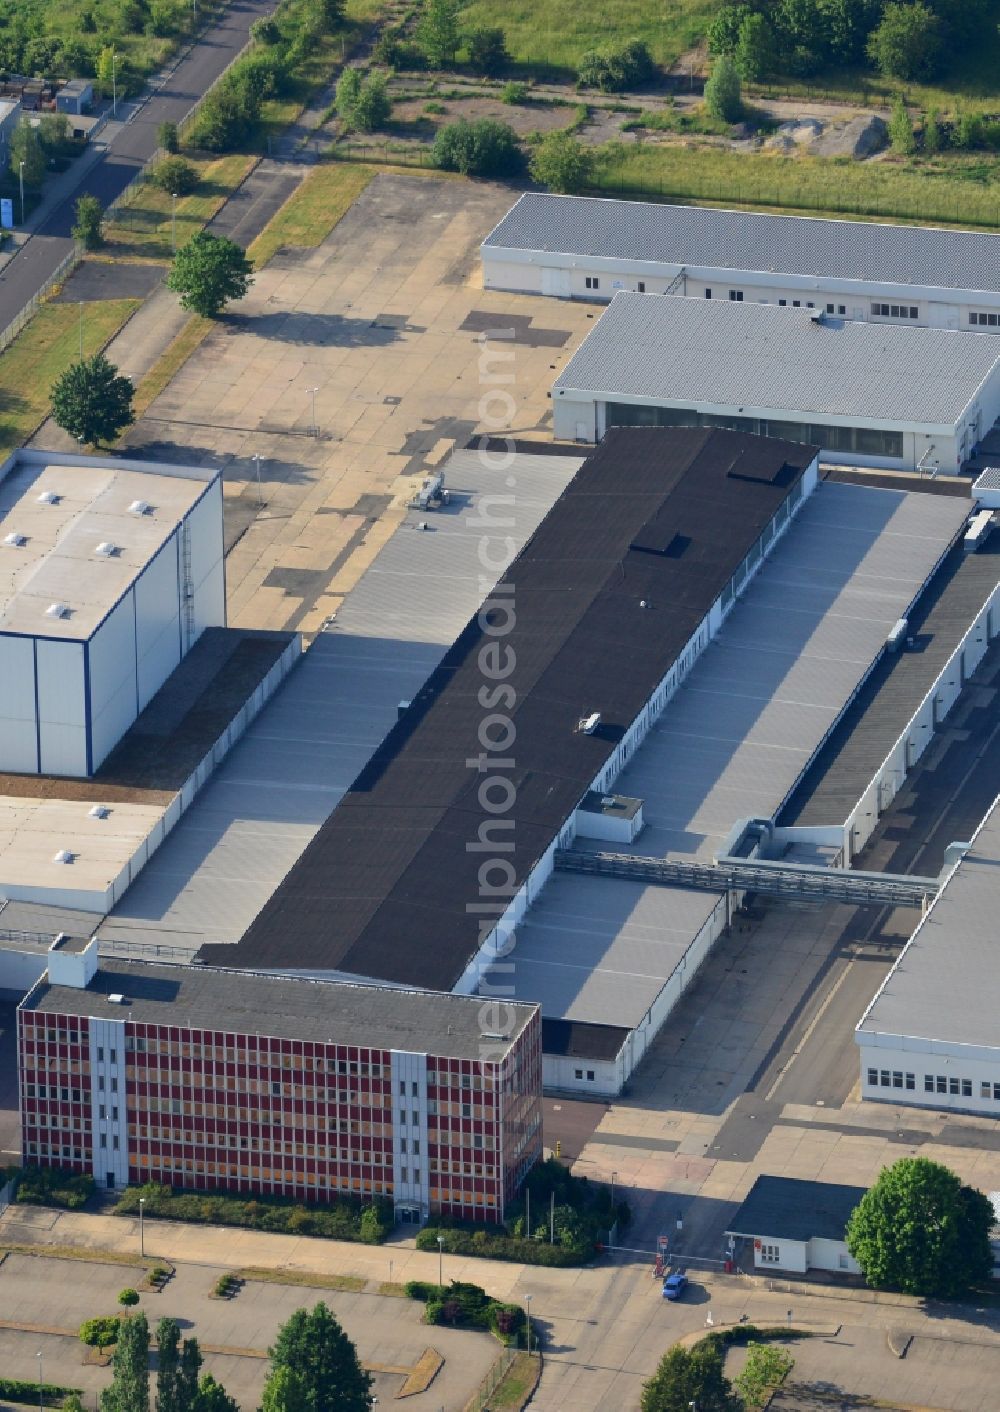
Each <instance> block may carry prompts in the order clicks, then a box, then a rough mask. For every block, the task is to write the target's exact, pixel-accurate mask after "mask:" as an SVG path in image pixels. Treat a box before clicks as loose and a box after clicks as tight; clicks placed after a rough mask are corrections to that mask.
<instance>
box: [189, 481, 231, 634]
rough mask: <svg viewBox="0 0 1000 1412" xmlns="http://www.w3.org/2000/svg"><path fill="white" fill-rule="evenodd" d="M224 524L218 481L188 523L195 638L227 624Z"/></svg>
mask: <svg viewBox="0 0 1000 1412" xmlns="http://www.w3.org/2000/svg"><path fill="white" fill-rule="evenodd" d="M221 524H222V481H221V480H217V481H215V482H213V484H212V485H210V486H209V487H208V490H207V491H206V492H205V494H204V495H203V496H202V498H201V499H200V500H199V501H198V503H197V505H195V506H194V507H193V509H192V510H191V513H190V514H189V515H188V517H187V519H186V520H185V522H184V528H185V529H186V532H187V537H188V544H189V546H190V557H191V588H192V590H193V602H194V638H198V637H200V635H201V634H202V632H204V630H205V628H208V627H220V626H221V625H222V624H224V623H225V621H226V576H225V561H224V557H223V539H222V534H221V533H220V526H221ZM182 552H183V545H182Z"/></svg>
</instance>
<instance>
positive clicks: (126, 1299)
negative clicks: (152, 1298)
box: [118, 1286, 139, 1309]
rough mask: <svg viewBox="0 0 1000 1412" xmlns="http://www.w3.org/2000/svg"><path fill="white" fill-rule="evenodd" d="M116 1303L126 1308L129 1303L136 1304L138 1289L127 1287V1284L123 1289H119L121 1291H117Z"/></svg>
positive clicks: (137, 1301)
mask: <svg viewBox="0 0 1000 1412" xmlns="http://www.w3.org/2000/svg"><path fill="white" fill-rule="evenodd" d="M118 1303H119V1304H122V1305H124V1306H125V1308H126V1309H127V1308H128V1307H129V1305H131V1304H138V1303H139V1292H138V1290H134V1289H131V1288H129V1287H128V1286H126V1288H125V1289H123V1290H121V1291H120V1292H119V1295H118Z"/></svg>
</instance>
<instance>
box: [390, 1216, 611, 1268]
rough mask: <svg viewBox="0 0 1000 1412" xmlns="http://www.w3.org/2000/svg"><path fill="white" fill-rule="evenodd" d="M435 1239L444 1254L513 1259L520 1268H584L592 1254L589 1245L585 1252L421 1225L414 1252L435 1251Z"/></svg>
mask: <svg viewBox="0 0 1000 1412" xmlns="http://www.w3.org/2000/svg"><path fill="white" fill-rule="evenodd" d="M438 1236H441V1238H442V1246H441V1248H442V1249H443V1250H444V1252H445V1254H447V1255H478V1256H479V1257H480V1258H481V1259H483V1260H516V1261H518V1262H519V1263H520V1264H522V1265H550V1266H557V1267H559V1268H562V1269H566V1268H570V1267H572V1266H574V1265H585V1264H587V1263H588V1261H590V1260H592V1259H593V1258H594V1255H595V1253H596V1252H595V1250H594V1247H593V1245H590V1246H589V1247H588V1248H586V1249H580V1248H579V1247H575V1246H566V1245H550V1244H549V1243H548V1242H547V1241H540V1240H533V1239H527V1238H526V1237H525V1236H511V1235H505V1234H504V1233H503V1231H502V1230H501V1231H497V1232H494V1231H493V1230H476V1231H470V1230H462V1229H459V1228H449V1227H442V1226H425V1227H424V1229H423V1230H422V1231H421V1232H420V1233H419V1235H418V1236H417V1249H418V1250H431V1251H434V1250H437V1248H438Z"/></svg>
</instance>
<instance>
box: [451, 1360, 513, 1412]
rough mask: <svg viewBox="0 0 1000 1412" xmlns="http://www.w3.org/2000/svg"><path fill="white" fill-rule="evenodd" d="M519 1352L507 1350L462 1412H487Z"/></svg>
mask: <svg viewBox="0 0 1000 1412" xmlns="http://www.w3.org/2000/svg"><path fill="white" fill-rule="evenodd" d="M516 1357H517V1352H516V1350H515V1349H513V1348H505V1349H504V1351H503V1353H501V1355H500V1357H499V1358H498V1359H497V1361H496V1362H495V1363H494V1364H493V1367H492V1368H491V1369H490V1371H489V1372H488V1373H487V1374H486V1377H485V1378H484V1380H483V1383H482V1386H481V1387H480V1389H479V1391H478V1392H477V1393H476V1394H475V1396H474V1397H473V1398H472V1399H471V1400H470V1401H469V1402H467V1403H466V1404H465V1407H464V1408H463V1409H462V1412H486V1409H487V1408H488V1406H489V1400H490V1398H491V1397H492V1396H493V1394H494V1393H495V1392H496V1390H497V1388H498V1387H499V1386H500V1384H501V1383H502V1382H503V1380H504V1378H505V1377H506V1376H507V1374H508V1373H509V1372H510V1370H511V1368H512V1367H513V1365H514V1359H515V1358H516Z"/></svg>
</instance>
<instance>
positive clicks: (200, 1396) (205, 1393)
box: [191, 1373, 240, 1412]
mask: <svg viewBox="0 0 1000 1412" xmlns="http://www.w3.org/2000/svg"><path fill="white" fill-rule="evenodd" d="M191 1412H240V1404H239V1403H238V1402H237V1401H236V1399H235V1398H234V1397H230V1396H229V1393H228V1392H227V1391H226V1389H225V1388H224V1387H223V1386H222V1384H221V1383H217V1382H216V1381H215V1379H214V1378H213V1377H212V1375H211V1373H206V1374H205V1376H204V1377H203V1378H202V1380H201V1382H200V1383H199V1384H198V1392H197V1395H196V1396H195V1399H194V1401H193V1402H192V1404H191Z"/></svg>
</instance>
